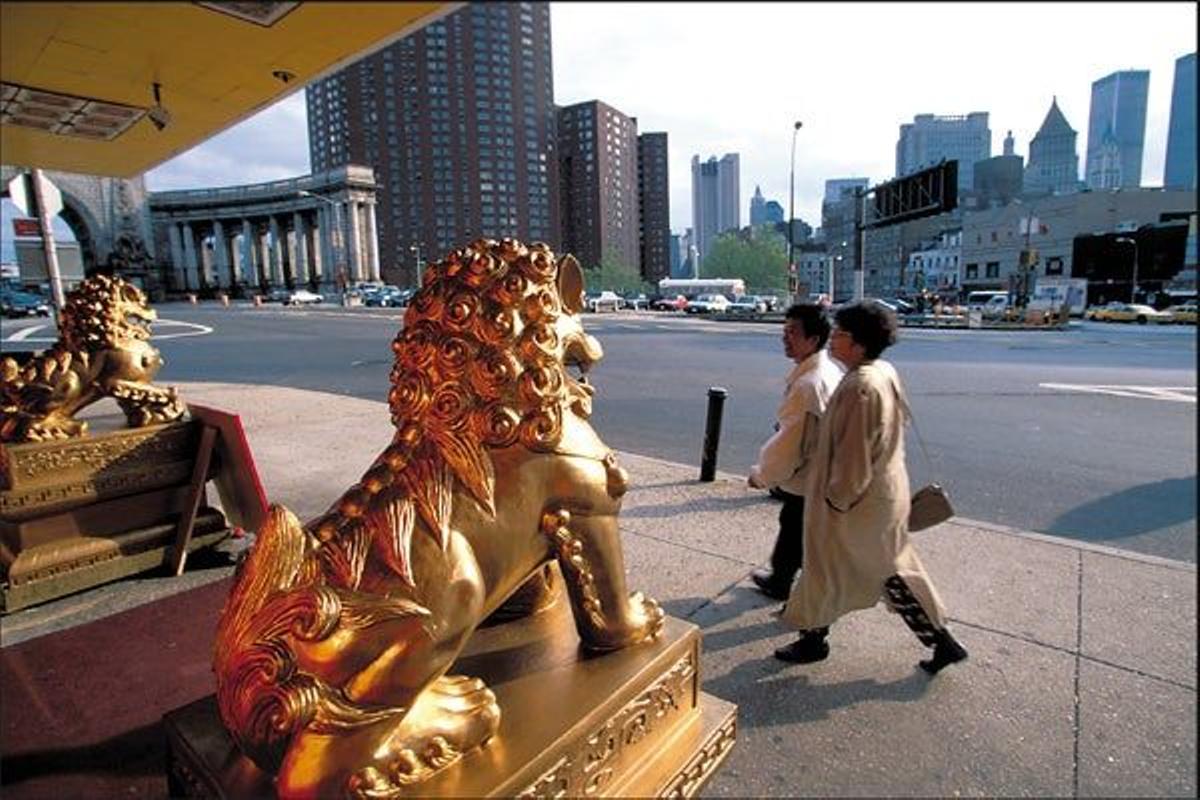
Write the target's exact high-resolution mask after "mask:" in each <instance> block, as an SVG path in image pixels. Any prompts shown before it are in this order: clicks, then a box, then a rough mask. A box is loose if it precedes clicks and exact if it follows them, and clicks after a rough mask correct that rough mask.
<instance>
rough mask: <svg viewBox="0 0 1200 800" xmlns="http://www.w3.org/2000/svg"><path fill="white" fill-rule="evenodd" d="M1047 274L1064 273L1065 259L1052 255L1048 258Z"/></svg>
mask: <svg viewBox="0 0 1200 800" xmlns="http://www.w3.org/2000/svg"><path fill="white" fill-rule="evenodd" d="M1046 274H1047V275H1062V274H1063V260H1062V257H1061V256H1051V257H1050V258H1047V259H1046Z"/></svg>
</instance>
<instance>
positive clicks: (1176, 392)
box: [1038, 383, 1196, 403]
mask: <svg viewBox="0 0 1200 800" xmlns="http://www.w3.org/2000/svg"><path fill="white" fill-rule="evenodd" d="M1038 386H1040V387H1041V388H1043V389H1053V390H1055V391H1059V392H1081V393H1084V394H1107V395H1112V396H1113V397H1132V398H1135V399H1138V400H1167V401H1170V402H1173V403H1195V402H1196V387H1195V386H1126V385H1120V384H1084V383H1039V384H1038Z"/></svg>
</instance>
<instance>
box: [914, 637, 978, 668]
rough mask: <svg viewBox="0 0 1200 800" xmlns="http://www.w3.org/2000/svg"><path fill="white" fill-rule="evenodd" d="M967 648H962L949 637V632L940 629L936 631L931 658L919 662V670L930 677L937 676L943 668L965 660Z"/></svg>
mask: <svg viewBox="0 0 1200 800" xmlns="http://www.w3.org/2000/svg"><path fill="white" fill-rule="evenodd" d="M966 657H967V648H965V647H963V646H962V645H961V644H959V643H958V641H957V640H956V639H955V638H954V637H953V636H951V635H950V631H948V630H946V629H945V628H941V629H940V630H938V631H937V639H936V640H935V644H934V645H933V658H927V659H925V660H924V661H922V662H921V669H923V670H925V671H926V672H928V673H929V674H930V675H937V674H938V673H939V672H941V671H942V668H943V667H948V666H950V665H951V664H956V663H958V662H959V661H963V660H965V659H966Z"/></svg>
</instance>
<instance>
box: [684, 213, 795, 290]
mask: <svg viewBox="0 0 1200 800" xmlns="http://www.w3.org/2000/svg"><path fill="white" fill-rule="evenodd" d="M700 275H701V277H704V278H741V279H742V280H743V281H745V282H746V288H747V289H749V290H754V289H772V290H784V289H786V288H787V241H786V239H784V238H783V237H782V236H780V235H779V233H778V232H776V231H774V230H771V229H770V228H768V227H765V226H760V227H756V228H751V229H750V231H749V233H748V234H743V233H740V232H730V233H725V234H722V235H721V236H719V237H718V238H717V240H716V241H715V242H713V245H712V247H711V248H709V251H708V254H707V255H705V256H704V261H703V262H702V263H701V265H700Z"/></svg>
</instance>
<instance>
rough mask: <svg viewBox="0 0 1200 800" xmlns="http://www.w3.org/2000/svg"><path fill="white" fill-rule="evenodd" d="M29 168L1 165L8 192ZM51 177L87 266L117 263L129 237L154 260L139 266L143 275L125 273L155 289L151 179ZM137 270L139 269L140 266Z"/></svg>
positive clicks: (55, 174)
mask: <svg viewBox="0 0 1200 800" xmlns="http://www.w3.org/2000/svg"><path fill="white" fill-rule="evenodd" d="M22 171H25V170H24V169H23V168H21V167H16V166H0V186H3V187H4V193H5V194H6V195H7V193H8V182H9V181H10V180H12V179H13V178H15V177H16V176H17V175H18V174H19V173H21V172H22ZM45 175H46V178H47V179H49V181H50V182H51V183H53V184H54V185H55V186H57V187H58V190H59V192H61V193H62V197H63V211H62V213H61V216H62V218H63V221H64V222H66V223H67V225H68V226H69V227H70V228H71V232H72V233H74V234H75V239H76V241H78V242H79V248H80V253H81V255H82V257H83V267H84V271H85V272H87V273H88V274H91V273H93V272H95V271H97V270H98V269H102V268H109V267H113V266H114V265H113V263H112V260H111V259H112V257H113V255H114V251H116V250H117V243H118V242H119V241H122V239H124V241H125V242H128V243H133V245H132V246H133V247H135V248H141V249H143V250H144V252H145V253H146V254H147V256H148V257H149V260H150V262H151V263H150V264H148V265H142V266H141V267H139V269H140V270H141V271H142V272H144V273H145V274H143V275H136V274H128V273H122V274H124V275H125V277H128V278H141V279H142V280H141V282H142V285H143V287H144V288H146V289H148V290H150V291H151V292H153V291H154V289H155V285H156V284H157V274H155V273H156V270H155V269H154V268H153V261H154V260H155V258H154V256H155V248H154V240H153V235H152V228H151V226H150V213H149V206H148V204H147V202H146V201H147V195H148V193H147V191H146V182H145V180H144V179H143V178H142V177H137V178H133V179H129V180H126V179H124V178H108V177H103V176H99V175H78V174H75V173H71V172H53V171H49V170H47V171H46V173H45ZM135 271H136V270H135Z"/></svg>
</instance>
